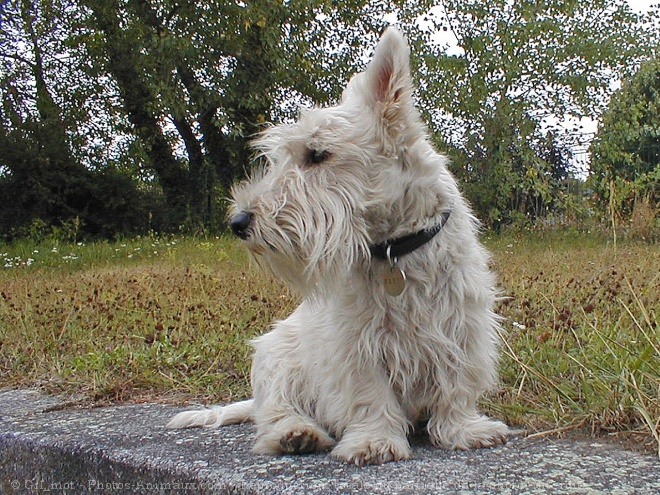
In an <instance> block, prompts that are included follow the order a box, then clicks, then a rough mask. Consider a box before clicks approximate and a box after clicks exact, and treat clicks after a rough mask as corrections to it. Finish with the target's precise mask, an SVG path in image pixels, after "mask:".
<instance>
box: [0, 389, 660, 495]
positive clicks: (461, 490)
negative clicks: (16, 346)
mask: <svg viewBox="0 0 660 495" xmlns="http://www.w3.org/2000/svg"><path fill="white" fill-rule="evenodd" d="M59 404H60V402H59V401H58V399H57V398H54V397H46V396H43V395H41V394H40V393H39V392H36V391H31V390H28V391H24V390H23V391H20V390H19V391H0V494H24V493H30V494H32V493H56V494H59V493H63V494H64V493H65V494H90V493H99V494H101V493H144V494H147V493H148V494H173V495H175V494H176V495H178V494H234V495H244V494H245V495H249V494H289V495H296V494H324V495H326V494H358V493H368V494H416V495H417V494H462V495H468V494H484V495H486V494H488V495H491V494H498V493H500V494H511V495H514V494H537V493H538V494H547V493H553V494H601V493H602V494H618V495H624V494H625V495H632V494H639V495H642V494H652V493H660V461H658V459H657V458H655V457H652V456H644V455H641V454H637V453H634V452H628V451H624V450H619V449H617V448H616V447H615V446H611V445H604V444H601V443H598V442H569V441H552V440H548V439H544V440H529V439H514V440H513V441H511V442H510V443H509V444H508V445H506V446H505V447H501V448H496V449H486V450H480V451H471V452H451V451H445V450H438V449H434V448H433V447H431V446H430V445H428V444H427V443H425V442H424V441H423V440H419V441H417V443H416V444H415V445H414V459H413V460H410V461H406V462H400V463H391V464H386V465H383V466H371V467H365V468H358V467H354V466H349V465H346V464H344V463H342V462H339V461H336V460H334V459H332V458H331V457H330V456H328V455H324V454H318V455H309V456H295V457H293V456H292V457H269V456H258V455H255V454H252V453H251V452H250V446H251V445H252V441H253V435H254V433H253V427H252V426H251V425H239V426H230V427H225V428H221V429H217V430H167V429H165V427H164V425H165V423H166V422H167V420H168V419H169V418H170V417H171V416H172V415H173V414H174V413H176V412H178V411H179V410H180V408H176V407H172V406H165V405H158V404H141V405H125V406H117V407H107V408H98V409H61V410H58V407H57V406H58V405H59Z"/></svg>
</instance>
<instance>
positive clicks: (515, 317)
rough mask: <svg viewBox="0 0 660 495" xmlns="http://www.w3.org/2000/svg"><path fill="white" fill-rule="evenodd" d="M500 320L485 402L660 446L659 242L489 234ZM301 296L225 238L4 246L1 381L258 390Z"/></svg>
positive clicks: (86, 389)
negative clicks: (498, 348) (255, 381)
mask: <svg viewBox="0 0 660 495" xmlns="http://www.w3.org/2000/svg"><path fill="white" fill-rule="evenodd" d="M484 242H485V243H486V244H487V245H488V247H489V248H490V249H491V250H492V251H493V254H494V258H493V266H494V268H495V269H496V270H497V271H498V273H499V274H500V281H501V286H502V292H503V295H504V296H506V297H504V298H503V299H502V301H501V302H500V308H499V311H500V312H501V313H502V315H503V316H505V317H506V321H505V324H504V326H505V332H504V333H503V335H502V337H503V341H504V343H503V346H502V360H501V378H502V384H501V387H500V389H499V390H498V391H497V393H494V394H493V395H491V396H489V397H487V398H485V399H484V401H483V407H484V409H486V410H488V411H489V412H490V413H491V414H493V415H496V416H498V417H500V418H502V419H504V420H506V421H508V422H509V423H511V424H515V425H520V426H523V427H526V428H528V429H529V430H530V431H532V432H540V433H538V434H545V432H551V431H554V432H558V433H559V432H566V431H570V430H572V429H578V428H580V429H581V431H585V430H586V431H590V432H592V433H594V434H603V433H607V434H610V435H615V436H617V435H618V436H623V435H624V433H625V434H626V436H627V437H630V435H631V432H633V434H634V435H636V436H635V441H637V442H639V443H640V444H642V445H644V446H646V448H652V449H656V450H657V449H659V448H660V327H659V320H660V275H659V269H658V268H659V267H660V246H658V245H657V244H641V243H640V244H637V243H632V242H623V243H621V242H619V244H618V246H616V249H615V248H614V247H613V246H612V245H611V243H609V242H607V240H604V239H603V238H602V237H598V236H589V235H586V234H582V235H569V234H557V233H554V234H535V235H531V234H519V235H516V234H506V235H501V236H495V235H485V236H484ZM295 304H296V297H295V296H293V295H291V294H290V293H289V292H288V291H287V290H286V288H285V287H283V286H282V285H281V284H280V283H278V282H276V281H274V280H272V279H271V278H269V277H268V276H266V275H264V274H263V273H261V272H259V271H257V270H256V269H254V268H252V267H251V266H250V264H249V262H248V259H247V255H246V253H245V252H244V250H243V249H241V247H240V245H239V244H238V243H237V242H236V241H234V240H231V239H225V238H220V239H211V240H199V239H183V238H172V239H151V238H143V239H137V240H131V241H126V242H118V243H94V244H89V245H84V244H57V243H44V244H41V245H38V246H37V245H34V244H29V243H24V244H20V243H19V244H14V245H11V246H0V387H33V386H38V387H41V388H43V389H45V390H46V391H48V392H50V393H59V394H65V395H67V396H69V397H71V403H72V404H82V405H87V404H97V403H106V402H112V401H140V400H160V401H171V402H187V401H197V402H221V401H229V400H234V399H239V398H243V397H245V396H247V395H249V393H250V392H249V383H248V378H249V358H250V349H249V346H248V345H247V342H246V341H247V340H248V339H249V338H250V337H252V336H254V335H257V334H259V333H261V332H263V331H264V329H266V328H267V327H268V325H269V323H270V322H272V321H273V320H274V319H277V318H282V317H284V316H285V315H286V314H287V313H288V312H290V311H291V309H292V308H293V307H294V306H295Z"/></svg>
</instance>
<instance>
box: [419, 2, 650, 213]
mask: <svg viewBox="0 0 660 495" xmlns="http://www.w3.org/2000/svg"><path fill="white" fill-rule="evenodd" d="M436 4H437V2H434V1H427V2H421V5H419V4H418V5H417V7H416V8H412V7H410V11H411V14H412V15H411V16H408V17H406V20H407V21H408V22H410V25H411V26H416V29H417V30H418V31H419V34H416V35H415V36H414V37H413V38H414V39H416V40H418V41H417V46H418V48H417V52H418V53H422V54H424V55H423V56H422V58H421V60H419V62H418V63H419V66H420V67H419V68H420V74H421V75H420V78H421V87H422V91H421V93H420V99H421V101H422V104H423V107H424V109H425V111H426V114H427V116H428V118H429V120H430V121H432V122H433V123H434V130H435V131H436V132H437V133H438V134H439V136H440V141H442V142H444V143H445V145H446V146H447V147H448V148H455V149H456V150H457V153H456V155H457V160H456V162H455V166H454V171H455V172H456V174H457V175H458V176H459V177H460V178H461V179H462V180H463V181H464V182H465V183H466V191H467V193H468V196H469V198H470V199H471V201H472V202H473V204H474V205H475V206H476V208H477V211H478V213H479V215H480V216H481V217H482V218H483V219H484V220H486V221H488V222H489V223H492V224H497V223H499V222H501V221H504V222H506V221H511V220H512V219H514V218H517V217H523V218H529V219H531V220H533V219H534V218H535V217H536V216H538V215H542V214H544V213H545V212H547V211H548V210H557V209H558V208H560V207H561V206H564V207H565V206H566V205H565V204H562V201H561V199H562V197H566V196H567V195H566V190H565V188H564V186H563V181H564V180H565V179H566V178H567V176H569V175H571V174H573V173H574V170H572V169H571V156H570V152H569V150H570V149H571V148H572V147H573V146H574V145H575V144H576V142H575V138H576V137H577V136H576V134H575V133H574V132H572V130H566V126H565V125H564V122H569V121H570V120H571V119H573V121H574V122H576V121H578V120H579V119H580V118H582V117H590V118H593V117H595V116H597V115H598V114H599V113H600V112H601V111H602V109H603V108H604V105H605V103H606V102H607V97H608V95H609V94H610V92H611V90H610V86H611V84H612V82H613V81H616V80H617V78H619V77H621V76H622V75H625V74H626V73H627V71H628V70H630V68H631V67H634V66H635V65H636V64H637V63H638V61H639V60H640V59H641V58H643V57H644V56H648V55H645V53H644V47H646V46H648V44H647V43H645V42H643V41H642V40H646V39H649V37H650V36H651V34H649V33H648V32H646V31H645V30H644V29H643V26H642V24H641V22H640V19H639V17H638V16H637V15H636V14H634V13H633V12H632V11H631V10H630V8H629V6H628V5H627V3H626V2H625V1H623V0H590V1H587V2H575V1H571V2H532V1H523V2H506V1H496V2H489V3H488V5H487V6H486V4H484V2H482V1H477V0H472V1H469V0H468V1H464V0H461V1H453V0H452V1H445V2H442V4H441V5H440V6H437V5H436ZM420 19H421V23H420ZM436 32H444V33H447V34H448V35H452V37H453V38H455V40H456V44H457V47H456V48H453V49H452V51H451V52H450V53H447V51H446V50H447V45H445V44H443V43H438V42H437V41H435V42H434V41H433V40H434V36H435V35H434V33H436ZM559 124H562V125H559Z"/></svg>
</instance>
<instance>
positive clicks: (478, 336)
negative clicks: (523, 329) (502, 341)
mask: <svg viewBox="0 0 660 495" xmlns="http://www.w3.org/2000/svg"><path fill="white" fill-rule="evenodd" d="M412 93H413V86H412V81H411V77H410V69H409V50H408V46H407V44H406V42H405V40H404V38H403V36H402V35H401V34H400V33H399V32H398V31H397V30H395V29H393V28H390V29H388V30H387V31H386V32H385V34H384V35H383V37H382V39H381V41H380V42H379V44H378V46H377V47H376V51H375V54H374V57H373V60H372V61H371V63H370V64H369V66H368V68H367V69H366V71H365V72H363V73H361V74H357V75H356V76H354V77H353V78H352V79H351V81H350V82H349V84H348V86H347V88H346V89H345V91H344V93H343V95H342V99H341V101H340V103H339V104H338V105H336V106H334V107H330V108H314V109H311V110H307V111H303V112H302V114H301V116H300V119H299V121H298V122H297V123H295V124H286V125H279V126H276V127H273V128H271V129H269V130H267V131H266V132H264V134H263V135H262V136H261V137H260V138H259V139H258V140H257V142H256V147H257V148H258V149H259V150H260V153H261V155H262V156H263V157H264V158H265V162H266V164H265V167H264V169H263V170H261V172H260V173H258V174H256V175H255V177H253V179H252V180H250V181H248V182H246V183H244V184H241V185H239V186H238V187H236V188H235V189H234V191H233V197H234V206H233V211H232V214H233V216H232V218H231V221H230V223H231V226H232V228H233V230H234V232H235V233H236V234H237V235H238V236H239V237H241V238H242V239H243V240H244V243H245V245H246V246H247V247H248V249H249V250H250V251H251V253H252V255H253V256H254V258H255V259H256V260H257V262H258V263H259V264H261V265H264V266H265V267H267V268H269V269H270V270H271V271H272V272H274V273H275V274H277V275H278V276H281V277H283V278H284V279H285V280H287V281H288V282H289V283H290V284H291V285H292V286H294V287H295V288H297V289H298V290H299V291H300V292H301V294H302V303H301V304H300V306H299V307H298V308H297V309H296V310H295V311H294V312H293V314H292V315H291V316H289V317H288V318H287V319H285V320H284V321H280V322H277V323H276V324H275V326H274V328H273V330H272V331H271V332H270V333H267V334H265V335H263V336H261V337H259V338H257V339H255V340H254V341H253V345H254V348H255V354H254V360H253V364H252V386H253V392H254V399H252V400H247V401H244V402H239V403H235V404H230V405H227V406H224V407H215V408H212V409H206V410H202V411H190V412H184V413H181V414H179V415H177V416H176V417H175V418H174V419H173V420H172V421H171V422H170V424H169V425H168V426H170V427H172V428H182V427H191V426H211V427H214V426H220V425H226V424H231V423H237V422H243V421H247V420H253V421H254V422H255V423H256V426H257V439H256V445H255V447H254V451H255V452H257V453H268V454H276V453H285V454H288V453H306V452H312V451H315V450H327V449H332V455H333V456H335V457H337V458H341V459H344V460H346V461H348V462H351V463H355V464H357V465H364V464H369V463H372V464H380V463H384V462H388V461H396V460H400V459H408V458H410V455H411V451H410V445H409V443H408V439H407V434H408V433H409V432H410V431H411V428H412V427H413V426H415V425H417V424H419V423H420V422H425V428H426V430H427V431H428V434H429V437H430V439H431V442H433V444H434V445H436V446H438V447H445V448H457V449H468V448H473V447H475V448H478V447H488V446H494V445H499V444H502V443H504V442H505V441H506V437H507V435H508V433H509V430H508V428H507V426H506V425H505V424H503V423H501V422H499V421H493V420H491V419H489V418H488V417H486V416H484V415H482V414H480V413H479V412H478V411H477V400H478V398H479V396H480V395H481V394H482V393H483V392H484V391H486V390H488V389H489V388H492V387H493V386H494V384H495V383H496V379H497V372H496V365H497V340H498V328H499V327H498V317H497V315H496V314H495V313H494V312H493V310H492V306H493V303H494V301H495V298H496V293H495V291H494V285H495V280H494V276H493V274H492V273H491V272H490V271H489V268H488V253H487V252H486V250H485V249H484V248H483V247H482V246H481V245H480V244H479V242H478V240H477V231H478V222H477V220H476V219H475V218H474V217H473V216H472V214H471V212H470V209H469V207H468V205H467V204H466V202H465V200H464V199H463V198H462V197H461V194H460V193H459V191H458V188H457V186H456V182H455V181H454V179H453V177H452V176H451V174H450V173H449V172H448V170H447V168H446V162H447V161H446V159H445V157H444V156H442V155H439V154H438V153H436V152H435V151H434V150H433V149H432V147H431V145H430V144H429V142H428V140H427V136H426V133H425V129H424V126H423V124H422V122H421V118H420V115H419V113H418V112H417V110H416V109H415V107H414V106H413V97H412Z"/></svg>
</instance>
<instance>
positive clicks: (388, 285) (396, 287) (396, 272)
mask: <svg viewBox="0 0 660 495" xmlns="http://www.w3.org/2000/svg"><path fill="white" fill-rule="evenodd" d="M383 283H384V285H385V292H387V293H388V294H389V295H390V296H393V297H396V296H400V295H401V293H402V292H403V289H405V288H406V274H405V273H404V272H403V270H401V269H400V268H399V267H398V266H392V267H390V268H389V269H388V270H386V271H385V275H384V276H383Z"/></svg>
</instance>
